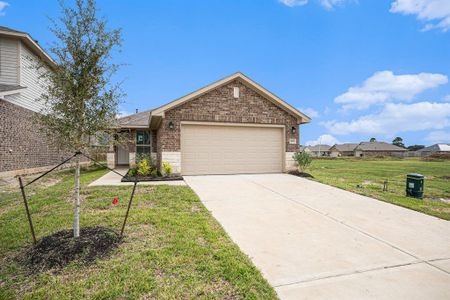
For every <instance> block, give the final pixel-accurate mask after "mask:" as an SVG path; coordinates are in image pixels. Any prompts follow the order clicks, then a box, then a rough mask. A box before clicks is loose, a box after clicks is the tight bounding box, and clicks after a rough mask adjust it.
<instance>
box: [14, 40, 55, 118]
mask: <svg viewBox="0 0 450 300" xmlns="http://www.w3.org/2000/svg"><path fill="white" fill-rule="evenodd" d="M38 64H39V58H38V57H37V56H36V55H35V54H33V53H32V52H31V51H30V50H29V49H28V48H27V47H26V46H25V45H24V44H21V47H20V69H21V74H20V85H21V86H25V87H26V89H24V90H22V91H21V92H20V95H21V97H20V98H21V99H20V101H19V102H16V103H15V104H17V105H20V106H22V107H24V108H27V109H29V110H32V111H34V112H40V111H41V110H42V109H43V107H44V103H42V101H41V100H40V98H41V95H42V93H43V92H44V91H45V82H44V81H43V79H42V78H40V72H44V71H45V72H49V69H48V68H46V69H43V68H41V70H37V68H36V67H37V66H38Z"/></svg>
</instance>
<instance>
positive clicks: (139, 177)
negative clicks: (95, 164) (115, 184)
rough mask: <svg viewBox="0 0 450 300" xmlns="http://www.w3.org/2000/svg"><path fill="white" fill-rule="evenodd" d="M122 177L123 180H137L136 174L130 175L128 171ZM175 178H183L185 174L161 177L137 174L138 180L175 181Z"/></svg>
mask: <svg viewBox="0 0 450 300" xmlns="http://www.w3.org/2000/svg"><path fill="white" fill-rule="evenodd" d="M129 172H130V171H128V172H127V174H126V175H125V176H124V177H123V178H122V180H121V181H122V182H135V181H136V178H135V176H129V175H128V173H129ZM174 180H183V176H181V175H178V174H173V175H171V176H161V177H152V176H139V175H138V176H137V181H138V182H140V181H174Z"/></svg>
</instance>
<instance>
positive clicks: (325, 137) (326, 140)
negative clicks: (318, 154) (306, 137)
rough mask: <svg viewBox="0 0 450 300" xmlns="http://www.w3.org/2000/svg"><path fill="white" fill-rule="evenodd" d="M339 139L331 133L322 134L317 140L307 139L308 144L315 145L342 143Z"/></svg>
mask: <svg viewBox="0 0 450 300" xmlns="http://www.w3.org/2000/svg"><path fill="white" fill-rule="evenodd" d="M340 143H341V142H339V140H338V139H337V138H335V137H334V136H332V135H331V134H322V135H321V136H319V137H318V138H317V140H314V141H307V142H306V146H315V145H319V144H322V145H324V144H325V145H330V146H333V145H334V144H340Z"/></svg>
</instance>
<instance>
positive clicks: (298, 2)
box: [278, 0, 308, 7]
mask: <svg viewBox="0 0 450 300" xmlns="http://www.w3.org/2000/svg"><path fill="white" fill-rule="evenodd" d="M278 1H279V2H280V3H283V4H284V5H286V6H289V7H294V6H302V5H305V4H307V3H308V0H278Z"/></svg>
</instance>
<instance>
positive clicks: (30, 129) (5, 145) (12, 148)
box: [0, 100, 68, 173]
mask: <svg viewBox="0 0 450 300" xmlns="http://www.w3.org/2000/svg"><path fill="white" fill-rule="evenodd" d="M36 114H37V113H35V112H33V111H31V110H28V109H26V108H23V107H20V106H18V105H15V104H12V103H10V102H7V101H5V100H0V120H1V126H0V141H1V143H0V173H3V172H8V171H15V170H17V171H18V170H25V169H36V168H40V167H45V166H50V165H54V164H57V163H59V162H61V161H62V160H63V159H65V158H66V157H68V155H67V154H66V153H64V152H62V151H60V150H58V149H57V148H56V147H54V146H52V144H51V143H50V142H49V141H48V140H47V137H46V135H45V134H44V131H43V130H41V128H40V127H39V126H38V125H37V124H36V122H35V118H36V117H37V116H36Z"/></svg>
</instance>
